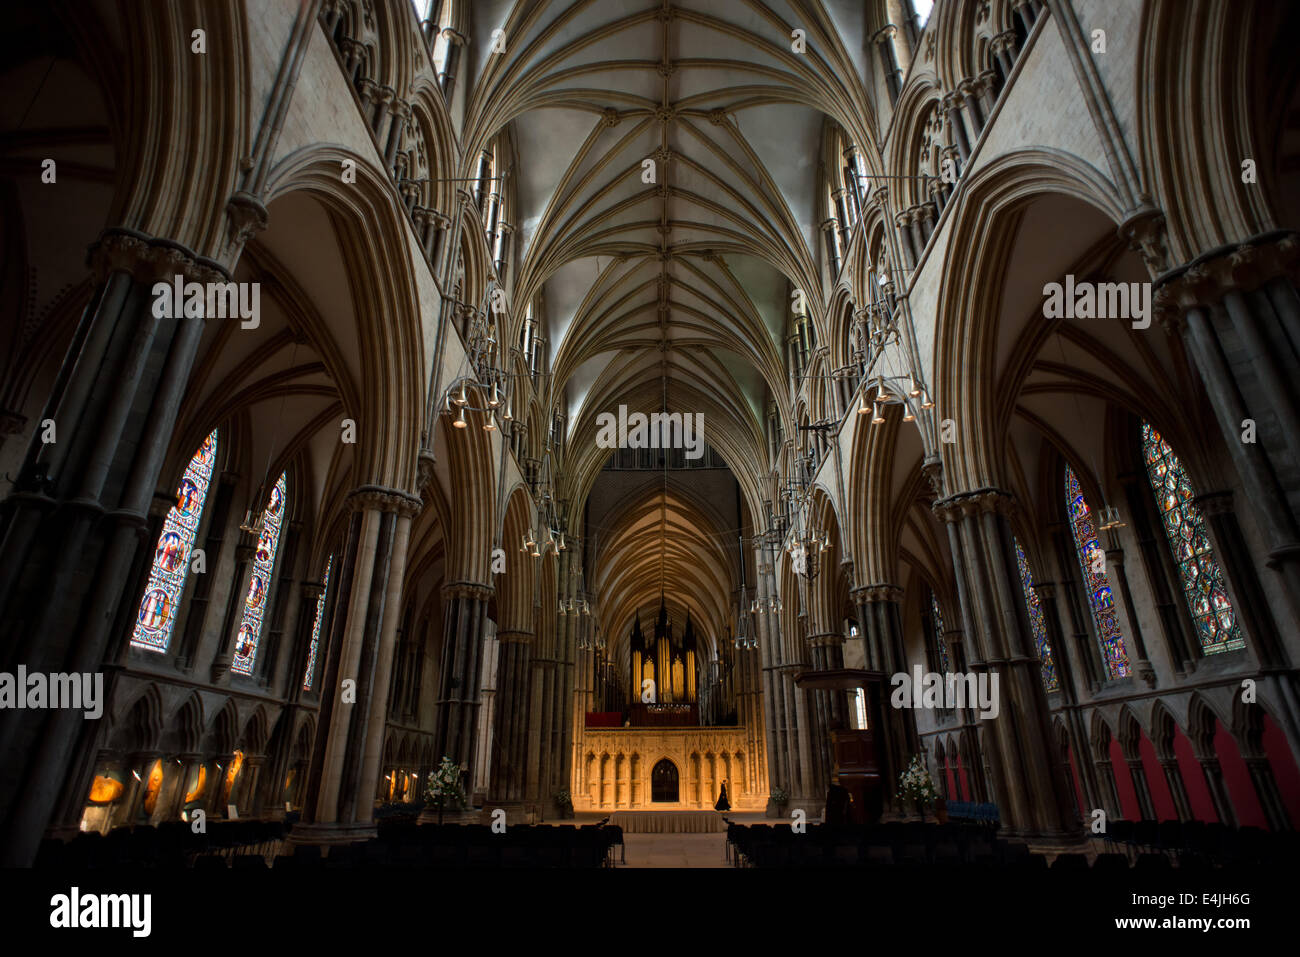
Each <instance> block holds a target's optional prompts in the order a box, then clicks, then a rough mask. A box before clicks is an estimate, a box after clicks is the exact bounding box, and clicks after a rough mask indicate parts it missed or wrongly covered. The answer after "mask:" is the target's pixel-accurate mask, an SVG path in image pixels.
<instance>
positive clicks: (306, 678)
mask: <svg viewBox="0 0 1300 957" xmlns="http://www.w3.org/2000/svg"><path fill="white" fill-rule="evenodd" d="M333 567H334V556H333V555H331V556H330V557H329V558H328V559H327V560H326V562H325V579H324V580H323V581H322V582H321V584H320V597H319V598H317V599H316V619H315V621H313V622H312V624H311V644H310V645H309V646H308V648H307V673H306V674H305V675H303V679H302V690H303V691H310V690H311V683H312V679H313V678H314V676H315V674H316V649H317V648H318V647H320V626H321V620H322V619H323V618H324V617H325V599H326V597H327V596H328V595H329V590H330V569H331V568H333Z"/></svg>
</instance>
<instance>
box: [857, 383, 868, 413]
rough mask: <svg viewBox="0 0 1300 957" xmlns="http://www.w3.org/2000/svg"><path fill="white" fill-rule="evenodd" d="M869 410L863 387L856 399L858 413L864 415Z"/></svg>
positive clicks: (865, 391)
mask: <svg viewBox="0 0 1300 957" xmlns="http://www.w3.org/2000/svg"><path fill="white" fill-rule="evenodd" d="M870 411H871V410H870V409H868V408H867V390H866V389H863V390H862V392H861V393H860V398H859V400H858V415H866V414H867V413H868V412H870Z"/></svg>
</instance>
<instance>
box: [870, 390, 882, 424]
mask: <svg viewBox="0 0 1300 957" xmlns="http://www.w3.org/2000/svg"><path fill="white" fill-rule="evenodd" d="M873 404H874V406H875V409H876V411H875V414H874V415H872V417H871V424H872V425H883V424H884V422H885V413H884V412H882V411H880V408H881V406H882V405H883V404H884V403H882V402H881V401H880V398H879V397H878V396H877V398H876V401H875V402H874V403H873Z"/></svg>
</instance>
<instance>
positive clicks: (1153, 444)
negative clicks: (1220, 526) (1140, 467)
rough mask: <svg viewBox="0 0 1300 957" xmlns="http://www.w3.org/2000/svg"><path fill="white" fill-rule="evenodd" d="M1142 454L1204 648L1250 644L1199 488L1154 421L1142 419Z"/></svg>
mask: <svg viewBox="0 0 1300 957" xmlns="http://www.w3.org/2000/svg"><path fill="white" fill-rule="evenodd" d="M1142 457H1143V459H1144V460H1145V461H1146V464H1147V475H1148V477H1149V478H1150V479H1151V489H1152V491H1154V492H1155V496H1156V504H1157V505H1158V506H1159V509H1160V518H1161V521H1162V523H1163V524H1164V526H1165V534H1166V535H1167V536H1168V537H1169V547H1170V548H1171V549H1172V550H1173V553H1174V560H1175V561H1176V562H1177V563H1178V574H1179V577H1180V578H1182V580H1183V595H1184V596H1185V597H1186V599H1187V607H1188V608H1189V609H1190V610H1191V613H1192V623H1193V624H1194V625H1195V627H1196V637H1197V640H1199V641H1200V643H1201V651H1202V652H1203V653H1204V654H1207V655H1213V654H1217V653H1218V652H1221V651H1237V650H1239V649H1241V648H1244V647H1246V640H1245V639H1244V638H1243V637H1242V634H1241V628H1240V626H1239V625H1238V624H1237V616H1236V614H1235V613H1234V612H1233V610H1232V602H1231V601H1230V600H1229V599H1228V589H1227V587H1226V586H1225V585H1224V581H1223V571H1222V570H1221V569H1220V568H1219V563H1218V561H1217V560H1215V557H1214V550H1213V549H1212V548H1211V547H1210V537H1209V535H1208V534H1207V533H1206V530H1205V519H1204V518H1202V517H1201V510H1200V509H1199V508H1197V507H1196V505H1195V504H1194V503H1193V501H1192V499H1193V498H1195V496H1196V492H1195V490H1194V489H1193V488H1192V483H1191V482H1190V481H1188V479H1187V472H1186V470H1184V469H1183V465H1182V463H1181V462H1179V461H1178V456H1176V455H1174V451H1173V449H1171V448H1170V447H1169V443H1168V442H1166V441H1165V440H1164V439H1163V438H1161V437H1160V433H1159V432H1157V431H1156V430H1155V429H1153V428H1152V427H1151V425H1150V423H1147V422H1143V423H1142Z"/></svg>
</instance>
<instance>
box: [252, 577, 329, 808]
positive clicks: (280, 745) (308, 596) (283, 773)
mask: <svg viewBox="0 0 1300 957" xmlns="http://www.w3.org/2000/svg"><path fill="white" fill-rule="evenodd" d="M322 591H323V588H322V586H321V583H320V582H303V583H302V584H301V586H300V588H299V597H298V616H297V621H296V625H295V627H294V638H293V643H292V646H291V648H290V651H289V672H288V676H287V677H286V679H285V680H286V684H285V705H284V711H283V712H281V714H280V719H279V721H278V722H277V723H276V728H275V731H274V732H273V733H272V735H271V741H270V743H269V745H268V746H267V761H266V773H265V774H264V775H263V785H262V789H261V793H260V795H259V797H258V800H259V801H260V802H261V804H262V806H265V807H267V808H269V809H270V810H271V811H272V813H273V816H276V817H278V816H279V815H280V814H281V813H282V809H283V807H284V800H285V799H284V796H283V794H284V782H285V778H286V777H287V776H288V774H289V771H290V770H291V767H292V759H293V749H294V747H295V745H296V744H297V738H296V735H295V733H294V732H295V730H296V727H297V724H298V713H299V711H300V710H301V706H300V705H299V701H300V700H301V698H302V693H303V690H304V689H303V684H304V682H305V681H306V680H307V678H308V675H307V659H308V658H309V657H310V653H311V634H312V629H313V628H314V627H315V624H316V606H317V604H318V603H319V602H320V597H321V594H322ZM333 591H334V592H335V593H337V591H338V589H333ZM329 612H330V608H329V603H328V602H327V603H326V607H325V608H324V609H322V611H321V616H322V619H323V620H322V621H321V642H322V644H323V643H324V642H325V641H326V640H327V636H328V634H329V624H330V615H329ZM324 658H325V648H324V647H318V648H317V655H316V665H315V667H314V668H313V671H314V672H318V671H320V665H321V662H322V661H323V660H324ZM312 677H315V676H314V675H313V676H312ZM313 687H318V685H313Z"/></svg>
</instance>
